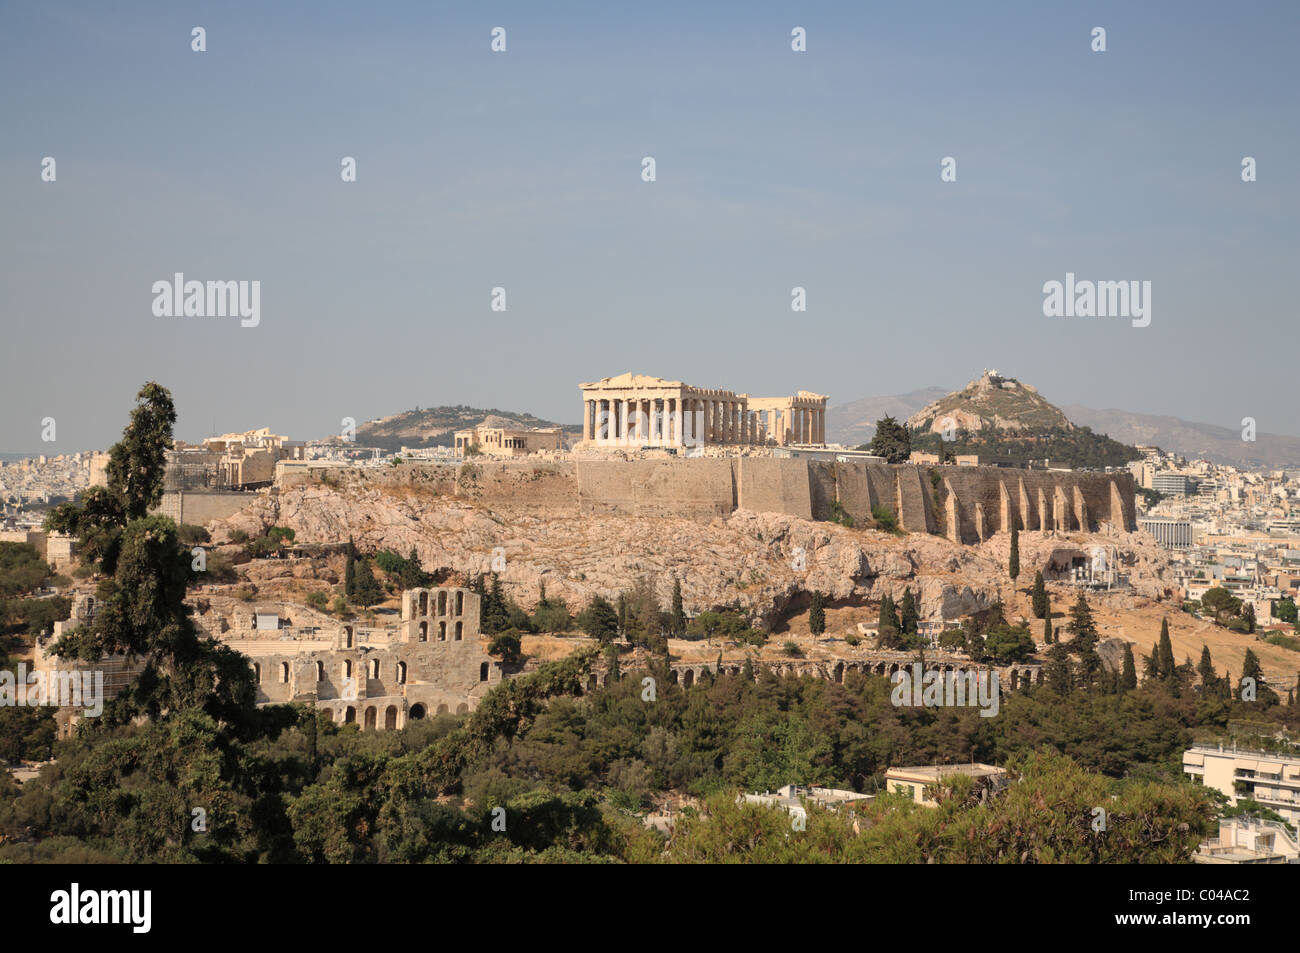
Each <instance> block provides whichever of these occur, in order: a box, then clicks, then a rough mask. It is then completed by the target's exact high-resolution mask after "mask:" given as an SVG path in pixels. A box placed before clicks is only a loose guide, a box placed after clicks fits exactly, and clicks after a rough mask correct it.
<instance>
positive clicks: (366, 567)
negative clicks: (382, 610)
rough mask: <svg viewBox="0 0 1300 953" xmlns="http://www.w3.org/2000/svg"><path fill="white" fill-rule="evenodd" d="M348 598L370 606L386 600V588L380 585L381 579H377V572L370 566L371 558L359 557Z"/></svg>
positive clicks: (363, 605) (358, 603)
mask: <svg viewBox="0 0 1300 953" xmlns="http://www.w3.org/2000/svg"><path fill="white" fill-rule="evenodd" d="M348 598H349V599H351V600H352V602H354V603H356V604H357V605H359V606H362V607H363V608H364V607H369V606H373V605H375V604H376V603H378V602H382V601H383V600H384V590H383V589H382V588H381V587H380V585H379V581H378V580H376V579H375V574H374V572H373V571H372V570H371V568H370V560H369V559H358V560H357V563H356V579H355V581H354V582H353V586H352V592H351V593H349V595H348Z"/></svg>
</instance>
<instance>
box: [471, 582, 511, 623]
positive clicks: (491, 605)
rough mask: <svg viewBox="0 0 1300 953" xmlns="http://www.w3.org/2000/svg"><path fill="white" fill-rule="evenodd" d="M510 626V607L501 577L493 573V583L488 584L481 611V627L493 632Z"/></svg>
mask: <svg viewBox="0 0 1300 953" xmlns="http://www.w3.org/2000/svg"><path fill="white" fill-rule="evenodd" d="M509 627H510V608H509V606H507V605H506V597H505V595H504V594H503V593H502V591H501V577H500V576H498V575H497V574H496V573H493V574H492V583H491V585H489V586H488V591H487V595H486V596H484V597H483V604H482V607H481V611H480V613H479V628H480V629H482V630H483V631H484V632H487V633H488V634H492V633H495V632H504V631H505V630H506V629H508V628H509Z"/></svg>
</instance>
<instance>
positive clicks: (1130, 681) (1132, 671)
mask: <svg viewBox="0 0 1300 953" xmlns="http://www.w3.org/2000/svg"><path fill="white" fill-rule="evenodd" d="M1137 684H1138V676H1137V665H1136V664H1135V663H1134V661H1133V643H1131V642H1125V643H1124V666H1123V668H1122V669H1121V670H1120V676H1119V690H1120V691H1121V692H1129V691H1132V690H1133V689H1135V688H1137Z"/></svg>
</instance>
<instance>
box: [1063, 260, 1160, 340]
mask: <svg viewBox="0 0 1300 953" xmlns="http://www.w3.org/2000/svg"><path fill="white" fill-rule="evenodd" d="M1043 295H1044V297H1043V314H1044V315H1045V316H1046V317H1049V318H1132V319H1133V327H1135V328H1145V327H1146V326H1147V325H1148V324H1150V323H1151V282H1149V281H1075V280H1074V272H1072V271H1067V272H1066V273H1065V282H1064V283H1062V282H1059V281H1055V280H1053V281H1048V282H1045V283H1044V284H1043Z"/></svg>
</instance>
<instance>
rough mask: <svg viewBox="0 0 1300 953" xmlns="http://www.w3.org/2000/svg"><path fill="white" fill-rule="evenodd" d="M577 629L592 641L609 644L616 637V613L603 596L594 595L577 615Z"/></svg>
mask: <svg viewBox="0 0 1300 953" xmlns="http://www.w3.org/2000/svg"><path fill="white" fill-rule="evenodd" d="M578 628H580V629H582V631H583V632H585V633H587V635H589V636H591V637H592V638H593V639H597V640H599V641H601V642H610V641H612V640H613V639H614V637H615V636H616V635H618V613H617V612H615V611H614V607H613V606H611V605H610V604H609V600H607V599H606V598H605V597H604V596H601V595H594V596H592V597H591V602H590V603H589V604H588V605H587V608H585V609H583V610H582V612H580V613H579V614H578Z"/></svg>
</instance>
